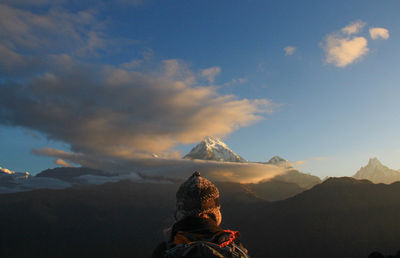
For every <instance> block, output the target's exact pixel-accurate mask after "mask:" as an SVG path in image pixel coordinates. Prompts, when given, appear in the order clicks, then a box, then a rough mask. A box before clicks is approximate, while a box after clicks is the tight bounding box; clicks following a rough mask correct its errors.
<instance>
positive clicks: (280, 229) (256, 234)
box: [240, 178, 400, 257]
mask: <svg viewBox="0 0 400 258" xmlns="http://www.w3.org/2000/svg"><path fill="white" fill-rule="evenodd" d="M399 214H400V183H394V184H392V185H383V184H372V183H371V182H369V181H367V180H362V181H358V180H355V179H353V178H331V179H328V180H327V181H325V182H324V183H322V184H320V185H317V186H315V187H314V188H312V189H311V190H308V191H305V192H303V193H301V194H299V195H297V196H295V197H292V198H290V199H287V200H284V201H279V202H276V203H273V204H271V205H268V206H264V207H257V210H254V211H253V212H250V215H249V218H248V220H246V221H244V223H243V224H242V225H240V226H241V227H240V228H241V231H242V235H243V236H246V242H247V243H248V248H249V250H251V251H252V254H253V257H367V256H368V254H369V253H371V251H373V250H381V251H383V252H385V253H394V252H395V251H396V250H398V249H399V247H400V242H399V241H398V240H399V239H400V223H398V221H399V220H398V218H399Z"/></svg>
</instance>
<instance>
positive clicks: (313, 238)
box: [0, 178, 400, 258]
mask: <svg viewBox="0 0 400 258" xmlns="http://www.w3.org/2000/svg"><path fill="white" fill-rule="evenodd" d="M216 185H218V188H219V190H220V194H221V212H222V221H223V225H222V227H224V228H228V229H232V230H239V231H240V233H241V241H242V242H243V244H244V245H245V247H246V248H247V249H248V250H249V252H250V255H251V257H256V258H257V257H275V258H289V257H297V258H303V257H304V258H306V257H325V258H331V257H332V258H333V257H335V258H336V257H342V258H347V257H349V258H350V257H365V258H366V257H367V256H368V254H370V253H371V252H372V251H379V252H382V253H387V254H389V253H396V252H397V250H399V249H400V245H399V242H398V239H400V223H398V214H400V198H399V196H400V182H398V183H393V184H391V185H385V184H373V183H372V182H370V181H368V180H356V179H354V178H329V179H327V180H326V181H325V182H324V183H321V184H319V185H317V186H315V187H313V188H312V189H310V190H307V191H304V192H303V193H301V194H298V195H296V196H294V197H292V198H289V199H287V200H283V201H278V202H272V203H271V202H266V201H263V200H260V199H258V198H257V197H256V196H254V195H253V193H252V191H251V189H249V187H248V186H243V185H240V184H238V183H226V182H225V183H218V182H216ZM178 187H179V183H169V184H150V183H135V182H131V181H127V180H126V181H121V182H117V183H107V184H103V185H91V186H84V187H79V188H68V189H62V190H48V189H41V190H35V191H31V192H22V193H14V194H2V195H0V257H8V258H10V257H11V258H12V257H149V256H150V253H151V252H152V250H153V248H154V247H155V246H156V245H157V244H158V243H159V241H161V240H162V238H163V237H162V232H163V229H165V228H168V227H169V226H170V225H171V224H172V223H173V222H174V219H173V213H174V209H175V193H176V190H177V188H178Z"/></svg>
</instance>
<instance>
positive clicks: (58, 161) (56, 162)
mask: <svg viewBox="0 0 400 258" xmlns="http://www.w3.org/2000/svg"><path fill="white" fill-rule="evenodd" d="M54 163H55V164H56V165H60V166H62V167H72V165H71V164H69V163H68V162H67V161H65V160H63V159H60V158H58V159H56V160H55V161H54Z"/></svg>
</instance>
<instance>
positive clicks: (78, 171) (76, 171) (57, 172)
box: [36, 167, 117, 183]
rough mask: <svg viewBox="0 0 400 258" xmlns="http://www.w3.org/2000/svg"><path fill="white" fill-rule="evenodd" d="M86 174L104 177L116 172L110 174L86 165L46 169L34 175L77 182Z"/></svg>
mask: <svg viewBox="0 0 400 258" xmlns="http://www.w3.org/2000/svg"><path fill="white" fill-rule="evenodd" d="M87 175H92V176H104V177H112V176H117V174H111V173H107V172H104V171H102V170H98V169H93V168H87V167H58V168H52V169H46V170H44V171H42V172H40V173H39V174H37V175H36V177H48V178H56V179H59V180H63V181H66V182H71V183H77V181H79V180H78V178H79V177H82V176H87ZM80 181H82V180H80Z"/></svg>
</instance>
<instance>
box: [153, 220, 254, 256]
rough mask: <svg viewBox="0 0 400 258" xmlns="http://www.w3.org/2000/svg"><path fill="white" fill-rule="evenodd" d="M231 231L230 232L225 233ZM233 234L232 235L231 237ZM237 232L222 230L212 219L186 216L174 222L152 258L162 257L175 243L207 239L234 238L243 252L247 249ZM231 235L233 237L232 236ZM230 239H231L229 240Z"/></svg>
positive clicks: (225, 240) (213, 240)
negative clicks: (169, 232) (168, 234)
mask: <svg viewBox="0 0 400 258" xmlns="http://www.w3.org/2000/svg"><path fill="white" fill-rule="evenodd" d="M227 232H232V233H229V234H228V233H227ZM233 236H234V237H233ZM238 236H239V232H234V231H229V230H223V229H222V228H220V227H219V226H218V225H217V223H215V221H214V220H211V219H203V218H199V217H187V218H185V219H183V220H181V221H178V222H176V223H175V224H174V225H173V227H172V230H171V234H170V236H169V237H168V239H167V241H166V242H163V243H161V244H159V245H158V246H157V247H156V249H155V250H154V252H153V255H152V257H153V258H163V257H164V253H165V251H166V250H167V249H168V248H171V247H173V246H174V245H175V243H178V244H179V243H185V242H188V241H189V242H192V241H209V242H213V243H216V244H222V243H227V242H229V240H230V239H234V240H233V241H234V243H235V244H236V245H237V246H238V247H239V248H240V249H241V250H243V251H244V252H246V253H247V250H246V249H245V248H244V247H243V245H242V244H241V243H240V241H239V239H238ZM232 237H233V238H232ZM231 241H232V240H231Z"/></svg>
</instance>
